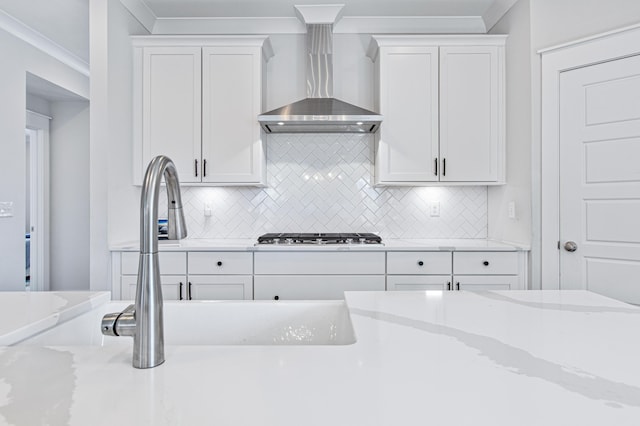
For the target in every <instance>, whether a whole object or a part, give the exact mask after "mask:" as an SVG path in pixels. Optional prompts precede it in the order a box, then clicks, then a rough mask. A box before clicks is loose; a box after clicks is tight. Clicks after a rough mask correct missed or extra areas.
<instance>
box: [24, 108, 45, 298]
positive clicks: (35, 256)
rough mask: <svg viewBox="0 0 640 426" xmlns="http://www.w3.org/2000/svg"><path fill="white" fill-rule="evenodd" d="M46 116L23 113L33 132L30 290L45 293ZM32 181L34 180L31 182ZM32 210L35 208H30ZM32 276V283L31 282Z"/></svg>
mask: <svg viewBox="0 0 640 426" xmlns="http://www.w3.org/2000/svg"><path fill="white" fill-rule="evenodd" d="M50 120H51V117H48V116H46V115H43V114H39V113H37V112H33V111H29V110H27V112H26V125H25V127H26V129H28V130H31V131H33V132H34V133H35V135H36V138H35V140H30V142H29V143H30V153H31V158H30V173H31V178H32V179H31V185H30V186H31V190H30V198H31V201H30V204H31V219H30V222H31V226H32V227H33V226H35V228H36V233H35V238H31V242H30V244H31V247H30V251H31V271H34V270H35V274H33V273H32V274H31V276H32V279H31V285H30V290H32V291H48V290H49V289H50V280H49V271H50V266H49V258H50V257H49V235H50V234H49V231H50V230H49V223H50V219H49V214H50V209H49V203H50V198H49V197H50V194H49V192H50V191H49V176H50V171H49V164H50V163H49V122H50ZM34 178H35V179H34ZM34 206H35V207H36V208H35V209H34V208H33V207H34ZM34 277H35V280H34V279H33V278H34Z"/></svg>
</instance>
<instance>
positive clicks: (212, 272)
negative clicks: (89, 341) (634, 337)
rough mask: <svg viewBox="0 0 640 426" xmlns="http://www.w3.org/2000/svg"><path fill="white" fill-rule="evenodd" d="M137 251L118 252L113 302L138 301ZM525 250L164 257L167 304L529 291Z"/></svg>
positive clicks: (192, 253)
mask: <svg viewBox="0 0 640 426" xmlns="http://www.w3.org/2000/svg"><path fill="white" fill-rule="evenodd" d="M138 258H139V254H138V253H137V252H114V253H113V256H112V259H113V266H112V271H113V287H112V290H113V298H114V299H116V300H117V299H125V300H126V299H129V300H133V299H134V298H135V294H136V280H137V274H138ZM526 259H527V253H526V252H524V251H467V252H464V251H387V252H385V251H361V252H356V251H340V250H336V251H258V252H251V251H229V252H224V251H200V250H199V251H190V252H177V251H176V252H168V251H162V252H160V253H159V260H160V274H161V276H160V280H161V282H162V294H163V297H164V299H165V300H251V299H256V300H303V299H309V300H313V299H316V300H333V299H342V298H343V297H344V292H345V291H385V290H387V291H407V290H419V291H425V290H438V291H457V290H471V291H473V290H524V289H526V288H527V282H526V276H527V261H526Z"/></svg>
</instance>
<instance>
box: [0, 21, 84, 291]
mask: <svg viewBox="0 0 640 426" xmlns="http://www.w3.org/2000/svg"><path fill="white" fill-rule="evenodd" d="M0 57H1V58H2V66H1V67H0V93H2V97H1V98H0V135H2V138H1V139H0V149H1V150H2V155H0V201H12V202H13V206H14V216H13V217H10V218H1V219H0V235H1V236H2V238H0V290H21V289H24V264H25V251H24V223H25V173H26V158H25V143H24V129H25V109H26V73H27V72H30V73H32V74H35V75H37V76H39V77H41V78H43V79H45V80H49V81H51V82H53V83H54V84H56V85H58V86H60V87H63V88H65V89H67V90H69V91H71V92H73V93H76V94H78V95H80V96H83V97H85V98H88V97H89V79H88V77H86V76H85V75H82V74H80V73H79V72H77V71H74V70H73V69H71V68H69V67H67V66H65V65H64V64H63V63H61V62H59V61H57V60H55V59H53V58H52V57H50V56H49V55H47V54H45V53H44V52H42V51H41V50H38V49H35V48H33V47H32V46H30V45H28V44H26V43H24V42H23V41H22V40H19V39H17V38H15V37H14V36H12V35H11V34H9V33H7V32H5V31H2V30H0Z"/></svg>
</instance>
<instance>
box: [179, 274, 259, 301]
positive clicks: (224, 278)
mask: <svg viewBox="0 0 640 426" xmlns="http://www.w3.org/2000/svg"><path fill="white" fill-rule="evenodd" d="M188 298H189V300H243V299H253V277H252V276H251V275H189V290H188Z"/></svg>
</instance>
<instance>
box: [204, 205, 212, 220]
mask: <svg viewBox="0 0 640 426" xmlns="http://www.w3.org/2000/svg"><path fill="white" fill-rule="evenodd" d="M204 215H205V216H206V217H209V216H211V204H205V205H204Z"/></svg>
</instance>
